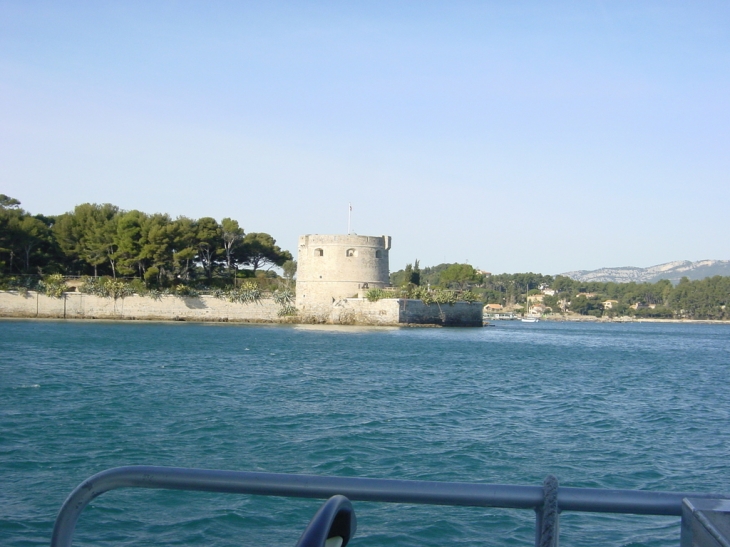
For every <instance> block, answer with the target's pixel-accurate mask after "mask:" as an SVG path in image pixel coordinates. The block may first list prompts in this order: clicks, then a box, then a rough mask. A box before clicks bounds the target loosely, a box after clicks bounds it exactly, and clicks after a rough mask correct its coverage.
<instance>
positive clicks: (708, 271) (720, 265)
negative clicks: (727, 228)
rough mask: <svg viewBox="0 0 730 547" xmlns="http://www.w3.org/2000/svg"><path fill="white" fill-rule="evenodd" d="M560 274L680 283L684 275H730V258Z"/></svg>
mask: <svg viewBox="0 0 730 547" xmlns="http://www.w3.org/2000/svg"><path fill="white" fill-rule="evenodd" d="M560 275H564V276H566V277H570V278H571V279H576V280H578V281H599V282H601V283H606V282H609V281H614V282H616V283H629V282H631V281H634V282H636V283H655V282H656V281H659V280H660V279H669V280H670V281H671V282H672V283H678V282H679V280H680V279H682V277H688V278H689V279H691V280H695V279H704V278H706V277H712V276H713V275H728V276H730V260H700V261H698V262H690V261H689V260H676V261H674V262H667V263H666V264H659V265H658V266H651V267H650V268H634V267H625V268H601V269H600V270H593V271H588V270H579V271H575V272H565V273H562V274H560Z"/></svg>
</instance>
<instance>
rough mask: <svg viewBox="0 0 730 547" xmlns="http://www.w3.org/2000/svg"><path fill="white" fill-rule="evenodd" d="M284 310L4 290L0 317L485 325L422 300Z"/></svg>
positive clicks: (457, 308) (205, 300)
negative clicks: (281, 312) (293, 312)
mask: <svg viewBox="0 0 730 547" xmlns="http://www.w3.org/2000/svg"><path fill="white" fill-rule="evenodd" d="M280 309H281V307H280V306H279V305H278V304H276V303H275V302H274V301H273V300H271V299H263V300H261V301H260V302H258V303H252V304H238V303H232V302H228V301H226V300H221V299H218V298H215V297H213V296H199V297H189V296H186V297H180V296H169V295H166V296H160V297H159V298H156V299H155V298H150V297H143V296H137V295H134V296H127V297H126V298H119V299H117V300H114V299H113V298H102V297H99V296H93V295H89V294H82V293H75V292H71V293H64V295H63V297H61V298H52V297H50V296H46V295H44V294H40V293H37V292H33V291H30V292H28V293H27V294H25V295H23V294H20V293H17V292H15V291H0V316H2V317H44V318H58V319H144V320H162V321H232V322H242V323H280V322H287V323H300V322H301V323H331V324H340V325H383V326H386V325H390V326H392V325H443V326H462V327H476V326H479V327H481V326H482V305H481V304H479V303H475V304H469V303H467V302H457V303H456V304H454V305H451V306H449V305H448V304H441V305H438V304H424V303H423V302H422V301H421V300H407V299H395V298H387V299H382V300H378V301H377V302H369V301H368V300H367V299H365V298H346V299H343V300H339V301H337V302H335V304H334V305H333V306H332V307H331V308H330V309H329V310H326V311H321V312H318V313H317V314H316V315H315V314H311V313H310V314H307V313H304V312H300V313H299V315H297V316H293V317H279V315H278V312H279V310H280Z"/></svg>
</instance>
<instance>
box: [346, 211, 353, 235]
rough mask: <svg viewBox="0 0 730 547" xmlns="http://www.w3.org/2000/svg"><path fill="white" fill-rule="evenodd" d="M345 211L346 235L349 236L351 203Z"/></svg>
mask: <svg viewBox="0 0 730 547" xmlns="http://www.w3.org/2000/svg"><path fill="white" fill-rule="evenodd" d="M347 205H348V211H347V235H348V236H349V235H350V217H351V216H352V203H348V204H347Z"/></svg>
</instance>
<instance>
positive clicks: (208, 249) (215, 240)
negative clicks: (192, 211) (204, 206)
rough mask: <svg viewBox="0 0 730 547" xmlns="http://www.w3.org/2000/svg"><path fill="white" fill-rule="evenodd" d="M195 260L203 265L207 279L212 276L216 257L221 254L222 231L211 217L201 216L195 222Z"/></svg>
mask: <svg viewBox="0 0 730 547" xmlns="http://www.w3.org/2000/svg"><path fill="white" fill-rule="evenodd" d="M195 227H196V230H195V239H196V243H197V250H198V254H197V257H196V258H197V260H198V262H200V264H201V265H202V266H203V271H204V272H205V275H206V277H207V278H208V280H211V279H212V278H213V270H214V268H215V265H216V261H217V257H218V256H219V255H220V254H221V252H220V251H221V241H222V238H223V231H222V229H221V227H220V225H219V224H218V222H217V221H216V220H215V219H214V218H211V217H203V218H201V219H199V220H198V221H197V222H196V223H195Z"/></svg>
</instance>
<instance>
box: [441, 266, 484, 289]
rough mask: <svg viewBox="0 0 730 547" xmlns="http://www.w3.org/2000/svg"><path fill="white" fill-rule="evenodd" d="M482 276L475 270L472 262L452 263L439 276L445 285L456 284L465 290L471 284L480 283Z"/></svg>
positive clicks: (451, 285)
mask: <svg viewBox="0 0 730 547" xmlns="http://www.w3.org/2000/svg"><path fill="white" fill-rule="evenodd" d="M480 279H481V276H480V275H479V274H478V273H477V272H476V270H474V267H473V266H471V265H470V264H452V265H451V266H449V267H448V268H446V269H445V270H444V271H442V272H441V275H440V276H439V282H440V284H441V285H444V286H445V287H453V286H456V287H457V288H459V289H462V290H465V289H467V288H468V287H469V285H470V284H474V283H478V282H479V281H480Z"/></svg>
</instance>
